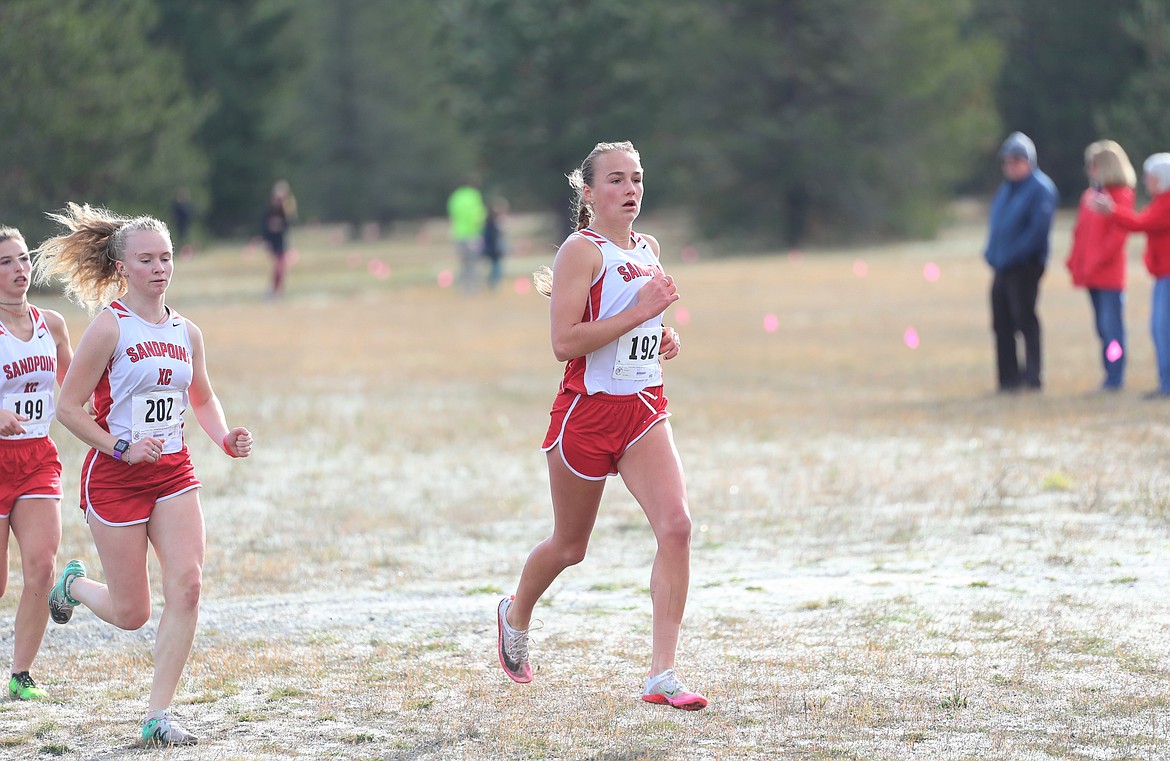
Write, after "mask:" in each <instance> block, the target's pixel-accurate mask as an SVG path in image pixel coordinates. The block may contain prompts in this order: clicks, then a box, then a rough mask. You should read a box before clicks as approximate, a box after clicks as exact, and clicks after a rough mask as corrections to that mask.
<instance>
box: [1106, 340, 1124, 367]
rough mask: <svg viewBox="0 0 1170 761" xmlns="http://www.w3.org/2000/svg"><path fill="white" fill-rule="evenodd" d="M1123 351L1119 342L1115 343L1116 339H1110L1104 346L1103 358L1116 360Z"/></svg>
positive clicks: (1111, 360)
mask: <svg viewBox="0 0 1170 761" xmlns="http://www.w3.org/2000/svg"><path fill="white" fill-rule="evenodd" d="M1124 353H1125V352H1124V351H1123V350H1122V348H1121V344H1119V343H1117V341H1110V342H1109V345H1108V346H1106V347H1105V359H1107V360H1109V361H1110V362H1116V361H1117V360H1119V359H1121V355H1123V354H1124Z"/></svg>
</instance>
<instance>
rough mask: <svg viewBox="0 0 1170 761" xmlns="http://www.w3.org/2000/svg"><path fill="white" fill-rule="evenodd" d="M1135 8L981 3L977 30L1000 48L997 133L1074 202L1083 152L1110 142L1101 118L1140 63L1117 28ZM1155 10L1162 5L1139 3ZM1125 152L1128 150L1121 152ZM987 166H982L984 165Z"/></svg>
mask: <svg viewBox="0 0 1170 761" xmlns="http://www.w3.org/2000/svg"><path fill="white" fill-rule="evenodd" d="M1136 1H1137V0H1112V1H1111V2H1108V3H1103V2H1100V0H1061V2H1059V3H1054V2H1051V0H985V2H983V3H981V5H980V12H979V16H978V17H977V21H978V23H980V24H981V25H982V26H984V27H985V28H988V29H992V30H995V31H996V32H998V34H999V35H1000V36H1001V37H1002V38H1003V39H1005V40H1006V48H1007V58H1006V60H1005V62H1004V67H1003V71H1002V74H1001V76H1000V79H999V83H998V86H997V102H998V106H999V110H1000V113H1001V115H1002V119H1003V125H1004V133H1005V134H1003V135H1001V136H1000V137H1001V138H1003V137H1006V133H1007V132H1010V131H1012V130H1022V131H1023V132H1025V133H1027V134H1028V136H1029V137H1031V138H1032V139H1033V140H1034V141H1035V143H1036V149H1037V153H1038V155H1039V160H1040V167H1041V168H1042V169H1043V170H1044V171H1045V172H1046V173H1047V174H1048V175H1049V176H1051V177H1052V179H1053V181H1054V182H1055V183H1056V187H1057V189H1058V190H1059V191H1060V194H1061V196H1062V197H1063V198H1064V199H1065V200H1066V201H1068V202H1075V200H1076V199H1077V198H1079V197H1080V193H1081V190H1083V189H1084V186H1085V182H1086V180H1085V174H1084V151H1085V147H1086V146H1088V144H1089V143H1091V142H1093V141H1095V140H1099V139H1102V138H1114V139H1116V136H1114V135H1111V134H1107V132H1104V131H1103V128H1104V127H1105V126H1106V125H1105V121H1106V120H1104V119H1102V117H1101V115H1102V114H1103V113H1104V112H1105V111H1107V110H1108V108H1109V107H1110V105H1111V104H1112V103H1113V102H1114V101H1115V100H1116V98H1117V97H1118V94H1119V92H1120V90H1121V88H1122V86H1123V85H1124V83H1125V82H1126V80H1127V79H1129V77H1130V76H1131V74H1132V73H1133V72H1134V70H1135V69H1136V67H1137V66H1138V65H1139V63H1140V51H1139V49H1138V46H1137V45H1135V44H1134V40H1133V38H1132V37H1130V36H1129V35H1127V34H1126V33H1125V31H1124V30H1123V27H1122V18H1124V17H1125V16H1126V15H1127V14H1130V13H1131V12H1132V9H1133V8H1134V4H1135V2H1136ZM1147 4H1148V5H1151V6H1157V7H1163V6H1164V4H1163V3H1159V2H1157V0H1155V2H1151V3H1147ZM1126 147H1127V149H1128V148H1129V146H1126ZM989 163H990V162H989Z"/></svg>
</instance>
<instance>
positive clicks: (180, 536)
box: [35, 203, 252, 745]
mask: <svg viewBox="0 0 1170 761" xmlns="http://www.w3.org/2000/svg"><path fill="white" fill-rule="evenodd" d="M50 217H51V218H52V219H53V220H55V221H56V222H58V223H60V224H61V225H62V226H63V227H64V228H65V230H64V231H63V232H62V233H61V234H59V235H57V236H56V237H53V238H50V239H49V240H47V241H45V242H44V243H43V244H41V246H40V248H39V252H40V257H39V258H38V259H37V262H36V265H35V269H36V273H37V279H38V281H40V282H47V281H49V280H50V279H52V278H53V277H55V276H56V277H60V278H61V279H62V280H63V281H64V283H65V291H66V293H67V294H68V295H69V297H70V298H72V299H73V300H74V301H77V302H78V303H80V304H82V305H83V306H85V307H87V308H88V309H89V310H90V311H91V312H95V311H99V310H100V312H99V313H98V314H97V316H96V317H95V318H94V320H93V322H92V323H90V326H89V327H88V328H87V329H86V331H85V334H84V335H83V336H82V337H81V341H80V342H79V343H78V346H77V354H76V356H75V357H74V358H73V363H72V365H71V366H70V368H69V372H68V373H67V374H66V376H65V381H64V383H63V384H62V386H61V396H60V401H59V404H58V412H57V417H58V418H59V419H60V421H61V423H62V424H63V425H64V426H65V427H66V428H68V429H69V430H70V431H71V432H72V433H73V435H75V436H77V438H79V439H81V440H82V441H83V442H85V443H86V444H89V445H90V446H91V447H93V449H92V450H91V451H90V452H89V454H88V455H87V456H86V458H85V462H84V464H83V465H82V469H81V508H82V510H84V511H85V519H86V522H87V523H88V524H89V530H90V533H91V534H92V535H93V541H94V544H95V545H96V546H97V552H98V557H99V559H100V560H101V564H102V571H103V572H104V574H105V577H106V583H105V584H101V583H98V582H97V581H94V580H93V579H90V578H87V576H86V570H85V566H84V565H82V564H81V562H79V561H77V560H73V561H70V562H69V564H68V565H67V566H66V567H65V570H64V571H63V572H62V574H61V577H60V578H59V579H58V581H57V583H56V584H55V585H54V586H53V589H52V591H51V592H50V595H49V612H50V614H51V615H52V617H53V620H54V621H56V622H57V623H59V624H63V623H66V622H67V621H69V619H70V617H71V616H72V615H73V608H74V606H76V605H77V604H78V603H82V604H84V605H85V606H86V607H88V608H89V609H90V610H91V611H93V612H94V614H96V615H97V616H98V618H100V619H102V620H103V621H106V622H108V623H111V624H113V625H114V626H117V627H119V628H121V629H127V630H133V629H138V628H140V627H141V626H143V625H144V624H145V623H146V622H147V621H148V620H150V579H149V578H148V575H147V557H146V555H147V545H148V544H150V545H153V547H154V552H155V554H156V555H157V556H158V560H159V566H160V567H161V568H162V589H163V597H164V598H165V600H166V604H165V605H164V606H163V610H162V617H161V619H160V620H159V623H158V634H157V636H156V638H155V646H154V680H153V682H152V684H151V690H150V702H149V705H148V708H147V713H146V717H145V718H144V719H143V722H142V735H141V739H142V742H143V743H144V744H160V745H189V744H193V743H195V742H196V741H197V738H196V737H195V735H193V734H191V733H190V732H188V731H186V730H185V729H183V728H182V727H180V726H179V725H178V724H177V723H176V722H175V720H174V718H173V717H172V715H171V711H170V705H171V701H172V700H173V699H174V696H175V691H176V689H177V688H178V684H179V677H180V675H181V674H182V672H183V667H184V666H185V665H186V663H187V658H188V656H189V655H190V654H191V644H192V642H193V640H194V638H195V627H196V623H197V621H198V618H199V595H200V589H201V584H202V574H203V556H204V529H203V512H202V509H201V508H200V505H199V491H198V490H199V487H200V483H199V481H198V479H196V477H195V471H194V468H193V467H192V464H191V456H190V453H189V452H188V451H187V445H186V444H185V443H184V441H183V411H184V410H185V409H186V408H187V405H188V402H189V403H190V406H191V408H192V410H193V411H194V413H195V418H196V419H197V420H198V421H199V425H200V426H201V427H202V428H203V430H204V431H206V432H207V435H208V436H210V437H211V438H212V439H213V440H214V441H215V442H216V443H217V444H219V445H220V447H222V449H223V450H224V452H226V453H227V454H228V455H229V456H231V457H247V456H248V455H249V454H250V453H251V451H252V435H251V434H250V433H249V432H248V430H247V429H245V428H230V429H229V428H228V426H227V423H226V422H225V421H224V414H223V408H222V407H220V404H219V400H218V399H217V398H216V396H215V392H214V391H213V390H212V388H211V381H210V380H209V379H208V377H207V367H206V364H205V362H204V347H203V336H202V334H201V333H200V332H199V329H198V328H197V327H195V324H194V323H192V322H191V321H190V320H188V319H186V318H184V317H181V316H180V315H179V314H178V313H176V312H175V311H174V310H173V309H171V308H170V307H168V306H167V305H166V303H165V295H166V290H167V286H168V285H169V284H170V281H171V274H172V272H173V266H174V265H173V261H174V252H173V251H172V250H171V237H170V233H169V232H168V231H167V227H166V225H164V224H163V223H162V222H160V221H158V220H157V219H154V218H152V217H136V218H133V219H131V218H126V217H121V216H118V215H115V214H113V213H111V212H109V211H106V210H105V209H95V208H91V207H89V206H88V205H86V206H78V205H77V204H72V203H71V204H69V206H68V208H67V209H65V210H64V211H63V212H62V213H60V214H53V215H50ZM91 398H92V405H93V413H94V414H93V416H92V417H91V416H90V414H89V413H88V412H87V411H86V409H85V405H86V403H87V402H89V401H90V399H91Z"/></svg>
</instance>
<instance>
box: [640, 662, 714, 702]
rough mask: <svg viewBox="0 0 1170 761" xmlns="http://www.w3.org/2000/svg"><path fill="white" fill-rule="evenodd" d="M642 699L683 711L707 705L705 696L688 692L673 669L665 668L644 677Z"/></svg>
mask: <svg viewBox="0 0 1170 761" xmlns="http://www.w3.org/2000/svg"><path fill="white" fill-rule="evenodd" d="M642 700H645V701H646V702H647V703H657V704H658V705H667V706H670V707H671V708H680V709H682V710H684V711H697V710H699V709H700V708H706V707H707V698H705V697H703V696H702V695H700V694H699V693H697V692H688V691H687V688H686V687H685V686H684V685H683V683H682V680H680V679H679V678H678V675H677V674H675V673H674V669H667V670H666V671H663V672H662V673H661V674H655V675H654V676H648V677H646V686H645V687H644V688H643V689H642Z"/></svg>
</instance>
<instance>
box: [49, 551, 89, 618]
mask: <svg viewBox="0 0 1170 761" xmlns="http://www.w3.org/2000/svg"><path fill="white" fill-rule="evenodd" d="M78 577H81V578H83V579H84V578H85V566H84V565H82V564H81V561H80V560H70V561H69V564H68V565H66V566H65V570H64V571H62V572H61V578H59V579H57V583H56V584H54V585H53V588H52V589H51V590H50V591H49V615H50V616H52V617H53V621H55V622H56V623H58V624H67V623H69V619H71V618H73V607H74V606H75V605H77V600H74V599H73V598H72V597H70V596H69V590H70V589H72V588H73V580H74V579H76V578H78Z"/></svg>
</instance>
